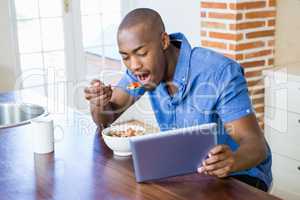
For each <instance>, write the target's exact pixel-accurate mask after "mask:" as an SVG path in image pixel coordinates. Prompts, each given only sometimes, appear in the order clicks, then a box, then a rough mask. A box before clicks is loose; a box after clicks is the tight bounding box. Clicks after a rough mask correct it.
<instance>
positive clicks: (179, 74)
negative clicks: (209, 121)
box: [170, 33, 192, 89]
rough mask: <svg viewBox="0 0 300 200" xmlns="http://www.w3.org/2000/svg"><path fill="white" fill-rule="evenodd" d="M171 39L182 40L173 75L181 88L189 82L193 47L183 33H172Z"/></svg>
mask: <svg viewBox="0 0 300 200" xmlns="http://www.w3.org/2000/svg"><path fill="white" fill-rule="evenodd" d="M170 39H171V41H174V40H177V41H180V42H181V45H180V51H179V56H178V60H177V64H176V67H175V73H174V76H173V81H174V82H175V84H176V85H178V86H179V89H180V88H182V87H184V86H185V85H186V84H187V80H188V72H189V68H190V56H191V51H192V48H191V45H190V44H189V42H188V41H187V39H186V38H185V36H184V35H183V34H182V33H173V34H170Z"/></svg>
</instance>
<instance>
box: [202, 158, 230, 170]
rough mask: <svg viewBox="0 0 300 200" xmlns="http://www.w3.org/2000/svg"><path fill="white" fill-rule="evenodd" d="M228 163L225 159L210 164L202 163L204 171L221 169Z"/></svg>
mask: <svg viewBox="0 0 300 200" xmlns="http://www.w3.org/2000/svg"><path fill="white" fill-rule="evenodd" d="M227 165H228V162H227V160H222V161H219V162H217V163H214V164H211V165H204V166H203V167H204V171H215V170H219V169H222V168H224V167H226V166H227Z"/></svg>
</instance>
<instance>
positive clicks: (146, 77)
mask: <svg viewBox="0 0 300 200" xmlns="http://www.w3.org/2000/svg"><path fill="white" fill-rule="evenodd" d="M142 26H143V25H140V26H135V27H132V28H130V29H126V30H121V32H120V33H119V35H118V45H119V52H120V54H121V56H122V59H123V62H124V64H125V65H126V67H127V68H128V69H129V70H130V71H131V72H132V73H133V74H134V75H135V76H136V77H137V78H138V80H139V81H140V82H141V83H142V84H143V85H144V88H145V89H147V90H153V89H154V88H155V87H156V86H157V85H158V84H159V83H160V82H161V81H162V79H163V77H164V73H165V68H166V60H165V54H164V51H163V47H162V41H161V37H159V35H156V36H154V35H149V33H145V31H143V30H145V29H144V28H143V27H142Z"/></svg>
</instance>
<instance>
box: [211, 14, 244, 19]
mask: <svg viewBox="0 0 300 200" xmlns="http://www.w3.org/2000/svg"><path fill="white" fill-rule="evenodd" d="M208 17H209V18H216V19H232V20H241V19H242V18H243V15H242V14H241V13H238V14H234V13H216V12H210V13H208Z"/></svg>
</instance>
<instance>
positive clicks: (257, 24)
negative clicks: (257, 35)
mask: <svg viewBox="0 0 300 200" xmlns="http://www.w3.org/2000/svg"><path fill="white" fill-rule="evenodd" d="M265 25H266V23H265V22H264V21H256V22H243V23H239V24H230V29H231V30H244V29H251V28H258V27H264V26H265Z"/></svg>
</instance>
